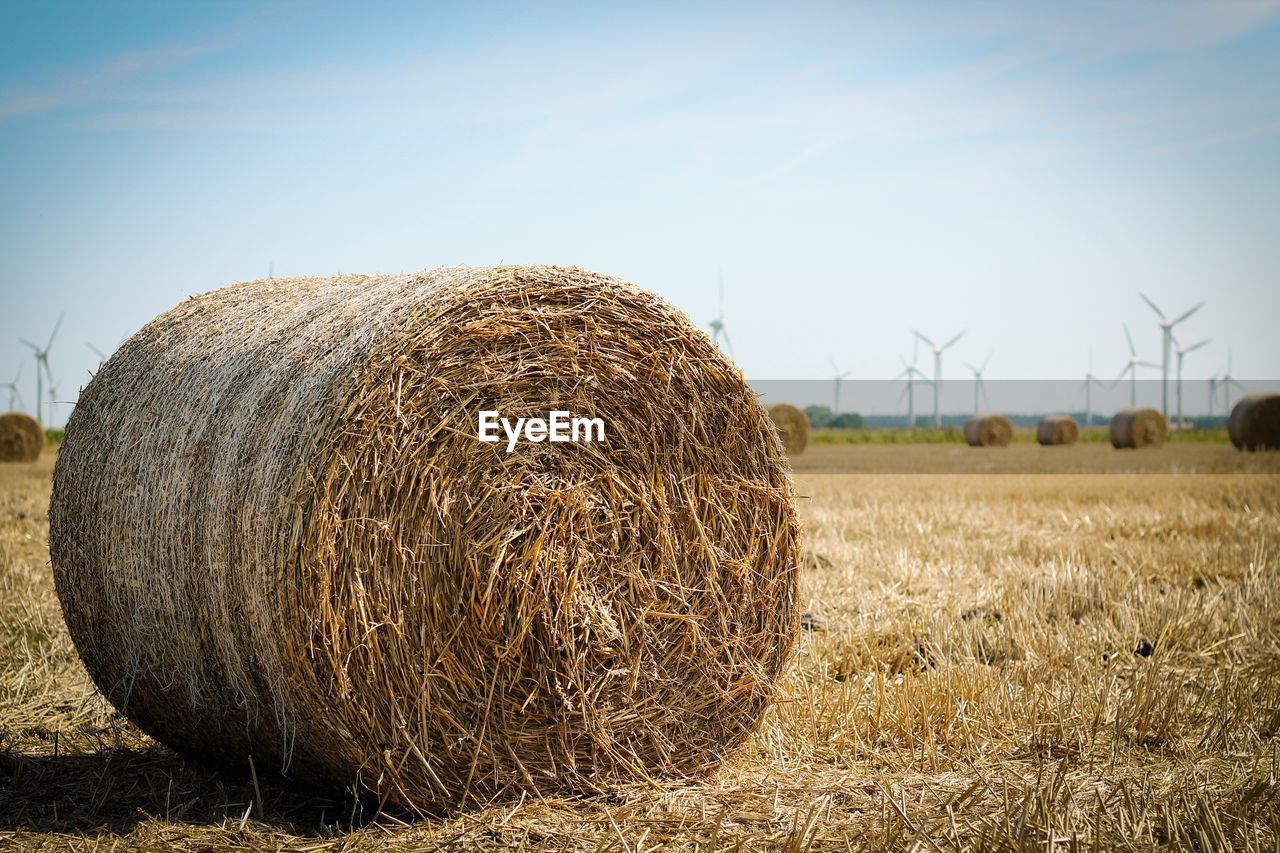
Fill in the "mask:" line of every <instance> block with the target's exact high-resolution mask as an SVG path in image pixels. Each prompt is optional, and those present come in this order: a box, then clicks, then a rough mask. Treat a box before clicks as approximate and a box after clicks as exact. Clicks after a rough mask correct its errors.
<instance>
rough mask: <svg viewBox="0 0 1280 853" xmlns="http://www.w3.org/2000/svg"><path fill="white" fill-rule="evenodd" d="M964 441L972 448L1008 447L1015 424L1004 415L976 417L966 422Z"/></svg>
mask: <svg viewBox="0 0 1280 853" xmlns="http://www.w3.org/2000/svg"><path fill="white" fill-rule="evenodd" d="M964 440H965V441H966V442H967V443H968V444H969V446H970V447H1008V446H1009V442H1011V441H1013V422H1012V421H1010V420H1009V419H1008V418H1006V417H1005V416H1004V415H974V416H973V417H971V418H969V420H967V421H965V422H964Z"/></svg>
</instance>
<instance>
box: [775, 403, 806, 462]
mask: <svg viewBox="0 0 1280 853" xmlns="http://www.w3.org/2000/svg"><path fill="white" fill-rule="evenodd" d="M769 417H770V418H771V419H772V420H773V425H774V426H775V427H777V428H778V437H779V438H780V439H782V446H783V447H784V448H786V450H787V454H788V455H789V456H795V455H796V454H797V453H803V452H804V449H805V447H806V446H807V445H808V444H809V417H808V416H807V415H806V414H805V413H804V412H802V411H800V410H799V409H797V408H796V407H795V406H793V405H791V404H790V403H777V404H775V405H773V406H770V407H769Z"/></svg>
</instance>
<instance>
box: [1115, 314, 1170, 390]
mask: <svg viewBox="0 0 1280 853" xmlns="http://www.w3.org/2000/svg"><path fill="white" fill-rule="evenodd" d="M1124 339H1125V340H1126V341H1128V342H1129V360H1128V361H1127V362H1125V365H1124V370H1122V371H1120V375H1119V376H1117V377H1116V382H1119V381H1120V380H1121V379H1124V376H1125V374H1126V373H1127V374H1129V405H1130V406H1131V407H1132V406H1136V405H1138V368H1139V367H1159V366H1160V365H1158V364H1154V363H1152V362H1150V361H1143V360H1142V359H1141V358H1138V351H1137V350H1136V349H1135V348H1134V346H1133V335H1131V334H1129V324H1128V323H1125V324H1124ZM1112 387H1114V384H1113V386H1112Z"/></svg>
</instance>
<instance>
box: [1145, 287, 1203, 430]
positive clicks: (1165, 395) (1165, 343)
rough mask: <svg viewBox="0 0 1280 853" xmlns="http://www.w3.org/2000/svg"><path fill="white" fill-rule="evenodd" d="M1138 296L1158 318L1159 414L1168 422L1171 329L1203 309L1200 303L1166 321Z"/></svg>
mask: <svg viewBox="0 0 1280 853" xmlns="http://www.w3.org/2000/svg"><path fill="white" fill-rule="evenodd" d="M1138 295H1139V296H1141V297H1142V301H1143V302H1145V303H1147V304H1148V305H1150V306H1151V310H1152V311H1154V312H1156V316H1157V317H1159V318H1160V346H1161V350H1162V352H1163V354H1164V355H1163V358H1162V359H1161V360H1160V414H1162V415H1164V419H1165V421H1168V420H1169V350H1170V349H1171V348H1172V346H1173V327H1174V326H1176V325H1178V324H1179V323H1181V322H1182V321H1183V320H1185V319H1187V318H1188V317H1190V316H1191V315H1192V314H1194V313H1196V312H1197V311H1199V310H1200V309H1201V308H1203V307H1204V303H1203V302H1201V303H1199V304H1197V305H1196V306H1195V307H1193V308H1191V309H1190V310H1189V311H1186V312H1184V313H1183V314H1181V315H1180V316H1178V317H1177V318H1176V319H1173V320H1168V319H1166V318H1165V316H1164V312H1163V311H1161V310H1160V309H1159V308H1158V307H1156V304H1155V303H1154V302H1152V301H1151V300H1150V299H1148V298H1147V295H1146V294H1145V293H1143V292H1142V291H1138Z"/></svg>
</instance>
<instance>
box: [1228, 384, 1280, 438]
mask: <svg viewBox="0 0 1280 853" xmlns="http://www.w3.org/2000/svg"><path fill="white" fill-rule="evenodd" d="M1227 435H1229V436H1230V437H1231V443H1232V444H1234V445H1235V446H1236V449H1237V450H1280V394H1250V395H1249V396H1248V397H1242V398H1241V399H1240V402H1238V403H1236V405H1235V407H1234V408H1232V410H1231V417H1230V418H1228V419H1227Z"/></svg>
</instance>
